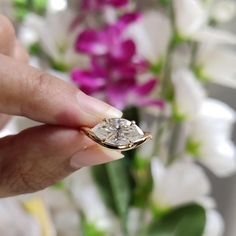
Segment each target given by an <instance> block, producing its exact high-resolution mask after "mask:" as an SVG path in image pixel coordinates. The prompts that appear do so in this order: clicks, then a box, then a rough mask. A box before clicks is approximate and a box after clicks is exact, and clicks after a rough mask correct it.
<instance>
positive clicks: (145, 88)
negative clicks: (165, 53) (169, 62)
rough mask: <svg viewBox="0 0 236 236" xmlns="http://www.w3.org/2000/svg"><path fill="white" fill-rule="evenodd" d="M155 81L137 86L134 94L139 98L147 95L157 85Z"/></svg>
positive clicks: (151, 80)
mask: <svg viewBox="0 0 236 236" xmlns="http://www.w3.org/2000/svg"><path fill="white" fill-rule="evenodd" d="M158 82H159V81H158V80H157V79H150V80H148V81H147V82H146V83H144V84H142V85H138V86H137V87H136V89H135V92H136V93H137V94H139V95H141V96H145V95H148V94H149V93H150V92H151V91H152V90H153V89H154V88H155V86H156V85H157V84H158Z"/></svg>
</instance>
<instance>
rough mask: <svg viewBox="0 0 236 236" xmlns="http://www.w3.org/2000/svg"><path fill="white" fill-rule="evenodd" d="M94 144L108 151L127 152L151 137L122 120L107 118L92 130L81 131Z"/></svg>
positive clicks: (134, 124)
mask: <svg viewBox="0 0 236 236" xmlns="http://www.w3.org/2000/svg"><path fill="white" fill-rule="evenodd" d="M81 130H82V131H83V132H84V133H85V134H86V135H87V136H88V137H89V138H91V139H92V140H93V141H95V142H96V143H98V144H100V145H102V146H104V147H106V148H110V149H115V150H120V151H127V150H131V149H134V148H136V147H138V146H140V145H141V144H143V143H144V142H146V141H147V140H148V139H151V138H152V136H151V134H150V133H148V132H143V131H142V130H141V129H140V128H139V127H138V126H137V125H136V123H135V121H129V120H126V119H124V118H109V119H105V120H103V121H102V122H100V123H98V124H97V125H96V126H94V127H93V128H86V127H83V128H82V129H81Z"/></svg>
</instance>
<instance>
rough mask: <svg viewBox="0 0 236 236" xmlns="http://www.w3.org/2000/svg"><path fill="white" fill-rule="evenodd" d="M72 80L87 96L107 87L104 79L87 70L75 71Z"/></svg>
mask: <svg viewBox="0 0 236 236" xmlns="http://www.w3.org/2000/svg"><path fill="white" fill-rule="evenodd" d="M71 78H72V80H73V81H74V82H75V83H76V84H77V85H79V87H80V89H81V90H82V91H83V92H85V93H86V94H92V93H94V92H97V91H99V90H100V89H101V88H102V87H103V86H104V85H105V80H104V78H101V77H100V78H99V77H96V75H94V74H93V73H91V72H90V71H86V70H80V69H74V70H73V71H72V73H71Z"/></svg>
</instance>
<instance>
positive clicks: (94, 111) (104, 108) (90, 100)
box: [77, 91, 123, 118]
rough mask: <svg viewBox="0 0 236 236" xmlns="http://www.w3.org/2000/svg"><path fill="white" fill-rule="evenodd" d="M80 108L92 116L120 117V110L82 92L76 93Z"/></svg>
mask: <svg viewBox="0 0 236 236" xmlns="http://www.w3.org/2000/svg"><path fill="white" fill-rule="evenodd" d="M77 98H78V100H79V104H80V106H81V109H82V110H84V111H86V113H89V114H90V115H92V116H101V117H103V118H114V117H117V118H119V117H121V116H122V114H123V113H122V112H121V111H120V110H118V109H116V108H115V107H112V106H110V105H108V104H106V103H104V102H102V101H100V100H98V99H96V98H94V97H91V96H88V95H86V94H85V93H83V92H81V91H80V92H79V93H78V95H77Z"/></svg>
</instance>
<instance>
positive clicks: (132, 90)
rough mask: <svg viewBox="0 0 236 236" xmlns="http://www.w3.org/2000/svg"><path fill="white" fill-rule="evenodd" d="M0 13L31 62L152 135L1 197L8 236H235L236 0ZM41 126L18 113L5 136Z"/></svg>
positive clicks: (18, 7) (86, 3) (41, 7)
mask: <svg viewBox="0 0 236 236" xmlns="http://www.w3.org/2000/svg"><path fill="white" fill-rule="evenodd" d="M0 12H1V13H2V14H5V15H7V16H8V17H9V18H10V19H11V20H12V22H13V23H14V25H15V28H16V31H17V35H18V38H19V40H20V41H21V42H22V43H23V44H24V45H25V47H26V48H28V51H29V53H30V55H31V57H30V63H31V64H32V65H33V66H35V67H40V68H43V69H44V70H46V71H48V72H49V73H52V74H54V75H56V76H57V77H58V78H60V79H63V80H65V81H67V82H68V83H73V84H75V86H78V88H80V89H81V90H82V91H84V92H85V93H87V94H89V95H92V96H95V97H97V98H100V99H102V100H104V101H106V102H108V103H110V104H112V105H113V106H115V107H117V108H119V109H122V110H123V112H124V117H126V118H128V119H131V120H135V121H136V122H137V123H138V124H139V125H140V126H141V127H142V128H143V129H144V130H149V131H151V133H152V134H153V140H152V141H151V142H149V143H147V144H145V145H144V146H143V147H141V148H139V149H138V150H135V151H129V152H127V153H126V154H125V155H126V157H125V158H124V159H123V160H119V161H116V162H113V163H110V164H107V165H100V166H96V167H92V168H84V169H82V170H80V171H78V173H75V174H73V175H72V176H71V177H69V178H67V179H66V180H64V181H62V182H60V183H56V184H55V185H54V186H51V187H50V188H48V189H46V190H43V191H41V192H38V193H35V194H28V195H25V196H19V197H14V198H7V199H1V200H0V235H4V236H17V235H20V236H54V235H59V236H79V235H84V236H149V235H150V236H223V235H226V236H234V235H235V234H236V228H235V226H234V224H235V223H234V222H233V219H234V217H235V213H236V209H235V207H234V205H233V204H235V202H232V199H233V196H235V195H236V193H235V191H233V190H232V189H234V188H235V181H236V179H235V178H233V177H231V178H229V177H230V176H233V175H234V174H235V173H236V149H235V145H234V143H233V140H232V139H231V134H232V132H233V125H234V123H235V119H236V113H235V110H234V109H233V108H231V107H230V106H229V104H230V103H231V105H232V106H234V107H235V108H236V104H235V101H232V95H233V94H234V93H235V92H234V89H235V88H236V52H235V44H236V34H234V33H233V24H234V23H235V13H236V2H235V1H233V0H147V1H141V0H139V1H138V0H137V1H131V0H73V1H70V0H68V1H66V0H57V1H56V0H0ZM216 98H217V99H216ZM33 125H37V124H36V123H35V122H32V121H29V120H26V119H23V118H19V117H17V118H14V119H13V120H12V121H11V122H10V124H9V125H8V126H7V127H6V128H5V129H4V130H2V131H1V132H0V135H1V136H5V135H8V134H12V133H16V132H19V131H20V130H21V129H23V128H25V127H29V126H33ZM219 210H220V211H221V213H219Z"/></svg>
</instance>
